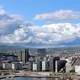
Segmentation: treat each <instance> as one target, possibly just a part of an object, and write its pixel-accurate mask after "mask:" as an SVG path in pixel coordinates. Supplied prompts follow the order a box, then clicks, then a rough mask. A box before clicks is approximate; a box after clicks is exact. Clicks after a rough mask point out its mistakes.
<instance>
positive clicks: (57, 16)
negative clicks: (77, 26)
mask: <svg viewBox="0 0 80 80" xmlns="http://www.w3.org/2000/svg"><path fill="white" fill-rule="evenodd" d="M35 19H39V20H46V19H49V20H69V19H70V20H71V19H80V12H79V11H72V10H59V11H54V12H51V13H43V14H37V15H36V16H35Z"/></svg>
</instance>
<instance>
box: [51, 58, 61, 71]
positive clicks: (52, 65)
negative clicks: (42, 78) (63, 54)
mask: <svg viewBox="0 0 80 80" xmlns="http://www.w3.org/2000/svg"><path fill="white" fill-rule="evenodd" d="M58 60H60V58H59V57H51V58H50V71H53V72H55V66H56V61H58Z"/></svg>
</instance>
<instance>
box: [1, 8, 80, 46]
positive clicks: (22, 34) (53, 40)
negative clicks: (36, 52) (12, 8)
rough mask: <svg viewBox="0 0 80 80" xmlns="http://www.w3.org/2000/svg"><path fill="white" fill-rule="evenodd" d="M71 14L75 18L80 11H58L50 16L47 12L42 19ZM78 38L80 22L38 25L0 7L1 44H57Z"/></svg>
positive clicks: (64, 17) (63, 17)
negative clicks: (26, 21) (25, 21)
mask: <svg viewBox="0 0 80 80" xmlns="http://www.w3.org/2000/svg"><path fill="white" fill-rule="evenodd" d="M66 12H67V13H66ZM64 13H65V14H64ZM51 14H52V13H51ZM54 15H55V16H54ZM42 16H43V15H42ZM44 16H45V14H44ZM51 16H53V17H51ZM69 16H71V17H70V18H74V19H76V18H79V17H80V16H79V15H78V13H74V12H72V11H59V13H58V12H56V13H53V14H52V15H50V16H48V14H46V16H45V17H42V18H41V19H46V18H58V19H67V18H69ZM37 19H39V16H38V17H37ZM77 38H80V24H79V23H78V24H73V23H56V24H54V23H53V24H44V25H42V26H37V25H32V24H31V23H24V21H23V18H22V16H20V15H14V14H11V15H10V14H8V13H6V11H5V10H4V9H3V8H1V9H0V44H12V45H14V44H19V45H21V44H26V45H30V44H34V45H36V44H38V45H41V44H42V45H56V44H60V43H62V42H65V41H72V40H75V39H77Z"/></svg>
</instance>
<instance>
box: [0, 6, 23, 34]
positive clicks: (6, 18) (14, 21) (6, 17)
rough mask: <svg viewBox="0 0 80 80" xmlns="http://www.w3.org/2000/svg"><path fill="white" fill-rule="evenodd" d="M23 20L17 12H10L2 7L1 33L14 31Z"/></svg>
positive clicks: (0, 9)
mask: <svg viewBox="0 0 80 80" xmlns="http://www.w3.org/2000/svg"><path fill="white" fill-rule="evenodd" d="M22 21H23V17H22V16H20V15H15V14H8V13H7V12H6V11H5V9H4V8H2V7H0V35H2V34H8V33H11V32H13V31H14V30H15V29H16V28H17V27H18V25H19V24H21V22H22Z"/></svg>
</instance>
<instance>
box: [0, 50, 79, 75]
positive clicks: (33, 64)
mask: <svg viewBox="0 0 80 80" xmlns="http://www.w3.org/2000/svg"><path fill="white" fill-rule="evenodd" d="M38 51H39V53H40V54H30V51H29V49H24V50H21V51H18V52H15V51H14V53H12V54H11V53H8V54H3V53H2V55H1V53H0V69H1V70H27V71H36V72H44V71H45V72H54V73H65V72H67V73H69V72H76V73H77V74H78V75H80V55H79V54H65V55H63V54H62V55H61V54H45V55H43V54H44V53H45V50H42V51H41V50H38ZM41 53H42V55H41Z"/></svg>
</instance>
